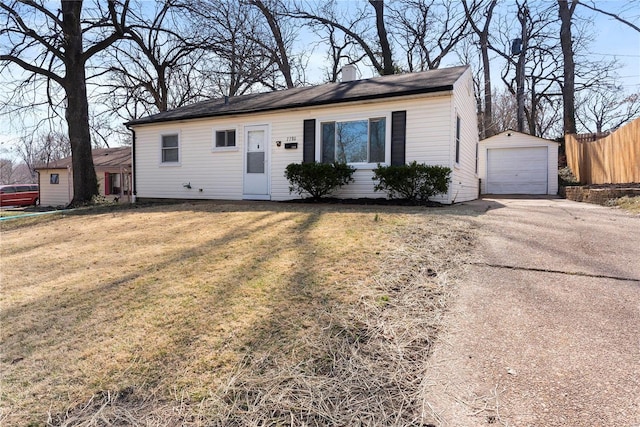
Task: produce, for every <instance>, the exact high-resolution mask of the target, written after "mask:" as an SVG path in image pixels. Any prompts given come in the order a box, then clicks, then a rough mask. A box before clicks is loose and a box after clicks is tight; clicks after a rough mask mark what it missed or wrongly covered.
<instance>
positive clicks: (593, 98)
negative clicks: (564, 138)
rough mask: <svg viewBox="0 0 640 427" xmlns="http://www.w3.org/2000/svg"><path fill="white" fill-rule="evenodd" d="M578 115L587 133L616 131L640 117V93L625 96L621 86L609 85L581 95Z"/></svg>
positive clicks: (578, 103)
mask: <svg viewBox="0 0 640 427" xmlns="http://www.w3.org/2000/svg"><path fill="white" fill-rule="evenodd" d="M576 103H577V106H578V107H577V111H578V112H579V114H577V115H576V117H577V118H578V122H579V124H580V125H581V127H582V128H583V129H584V131H586V132H596V133H601V132H603V131H606V130H615V129H617V128H619V127H620V126H622V125H623V124H625V123H626V122H628V121H630V120H633V119H635V118H636V117H638V116H640V92H637V93H632V94H630V95H629V94H625V92H624V88H623V87H621V86H615V85H607V86H603V87H599V88H593V89H592V90H590V91H588V92H586V91H585V92H583V93H582V94H579V95H578V97H577V99H576Z"/></svg>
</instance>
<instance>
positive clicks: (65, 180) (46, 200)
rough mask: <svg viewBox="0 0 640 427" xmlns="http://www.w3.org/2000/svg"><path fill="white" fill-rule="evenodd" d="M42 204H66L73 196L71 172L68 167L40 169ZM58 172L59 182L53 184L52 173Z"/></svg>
mask: <svg viewBox="0 0 640 427" xmlns="http://www.w3.org/2000/svg"><path fill="white" fill-rule="evenodd" d="M38 172H39V173H40V206H66V205H68V204H69V203H70V202H71V199H72V196H73V181H72V177H71V172H70V171H69V170H67V169H40V170H39V171H38ZM52 174H58V183H57V184H51V175H52Z"/></svg>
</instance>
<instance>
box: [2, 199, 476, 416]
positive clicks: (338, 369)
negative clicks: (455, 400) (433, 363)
mask: <svg viewBox="0 0 640 427" xmlns="http://www.w3.org/2000/svg"><path fill="white" fill-rule="evenodd" d="M446 212H447V211H446V210H445V209H436V210H425V209H423V208H399V207H398V208H394V207H357V206H326V205H313V206H302V205H287V204H273V203H271V204H269V203H266V204H261V203H200V204H184V205H176V206H163V207H149V208H144V209H132V210H120V211H114V212H107V213H99V214H92V215H71V216H64V217H59V218H58V219H55V220H50V221H45V222H39V223H36V224H29V225H28V226H19V224H18V225H15V224H14V225H13V226H11V227H6V226H5V228H3V231H2V235H1V239H2V241H1V245H0V246H1V247H0V248H1V260H2V261H1V262H2V265H1V267H2V293H1V295H0V309H1V317H0V324H1V325H2V326H1V327H2V330H1V334H0V336H1V340H0V344H1V346H2V347H1V355H0V356H1V357H0V369H1V371H2V388H1V393H2V394H1V408H0V410H1V412H0V422H1V423H2V424H3V425H26V424H28V423H33V425H44V424H48V425H69V426H70V425H83V426H98V425H114V424H116V425H162V426H164V425H193V426H197V425H208V426H215V425H220V426H223V425H225V426H226V425H238V426H240V425H256V426H257V425H274V426H276V425H296V426H297V425H371V424H376V425H407V424H409V423H414V422H415V423H419V422H426V420H427V418H426V417H427V416H426V412H427V411H426V410H425V408H423V406H424V404H425V403H424V402H423V401H422V399H423V397H421V395H420V384H421V381H422V373H423V372H424V368H425V359H426V357H427V356H428V354H429V352H430V348H431V345H432V342H433V339H434V337H435V335H436V333H437V331H438V329H439V327H440V325H441V317H442V315H443V313H444V312H445V310H446V305H447V300H448V298H449V293H450V292H451V289H452V288H453V282H454V280H453V279H455V277H456V275H457V274H459V273H460V269H461V264H462V263H463V260H464V258H465V257H466V253H467V249H468V248H469V245H470V244H471V243H470V242H471V239H472V231H471V230H470V229H469V225H468V222H467V221H464V220H460V219H455V218H454V217H453V216H449V215H446ZM39 221H42V220H39Z"/></svg>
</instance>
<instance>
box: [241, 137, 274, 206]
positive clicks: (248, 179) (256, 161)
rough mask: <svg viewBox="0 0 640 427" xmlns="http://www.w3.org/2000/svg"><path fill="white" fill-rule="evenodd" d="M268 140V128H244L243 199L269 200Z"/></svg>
mask: <svg viewBox="0 0 640 427" xmlns="http://www.w3.org/2000/svg"><path fill="white" fill-rule="evenodd" d="M268 140H269V126H267V125H259V126H246V127H245V128H244V187H243V198H244V199H255V200H269V199H270V195H269V144H268Z"/></svg>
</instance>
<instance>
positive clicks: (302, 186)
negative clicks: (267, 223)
mask: <svg viewBox="0 0 640 427" xmlns="http://www.w3.org/2000/svg"><path fill="white" fill-rule="evenodd" d="M355 171H356V170H355V168H353V167H352V166H349V165H347V164H345V163H318V162H313V163H290V164H289V165H287V168H286V169H285V172H284V176H285V177H286V178H287V180H289V183H290V184H291V185H290V186H289V192H290V193H292V192H294V191H296V192H297V193H298V194H300V195H301V196H302V195H303V194H305V193H307V194H309V195H310V196H311V197H312V198H313V199H314V200H318V199H320V198H322V197H324V196H326V195H329V194H331V193H332V192H333V191H334V190H335V189H337V188H338V187H342V186H343V185H347V184H348V183H350V182H352V181H353V178H352V175H353V173H354V172H355Z"/></svg>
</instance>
